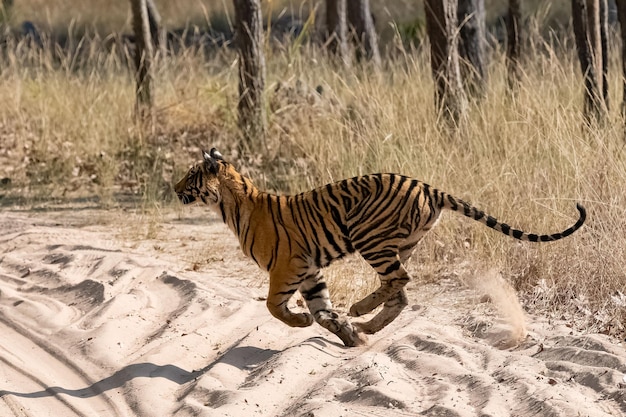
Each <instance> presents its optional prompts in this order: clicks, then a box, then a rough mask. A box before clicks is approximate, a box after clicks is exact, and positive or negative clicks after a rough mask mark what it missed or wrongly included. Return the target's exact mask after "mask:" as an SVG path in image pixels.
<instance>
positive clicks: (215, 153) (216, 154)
mask: <svg viewBox="0 0 626 417" xmlns="http://www.w3.org/2000/svg"><path fill="white" fill-rule="evenodd" d="M209 155H210V156H211V157H213V159H219V160H220V161H223V160H224V157H223V156H222V154H221V153H219V151H218V150H217V149H215V148H211V152H210V153H209Z"/></svg>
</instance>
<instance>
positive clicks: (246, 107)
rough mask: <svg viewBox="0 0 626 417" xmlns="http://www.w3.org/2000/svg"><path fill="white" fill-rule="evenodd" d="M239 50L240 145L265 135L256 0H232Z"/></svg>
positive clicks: (260, 33)
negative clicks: (241, 134)
mask: <svg viewBox="0 0 626 417" xmlns="http://www.w3.org/2000/svg"><path fill="white" fill-rule="evenodd" d="M234 4H235V21H236V23H235V25H236V42H237V49H238V50H239V105H238V111H239V127H240V129H241V130H242V133H243V138H244V145H245V147H247V148H248V150H249V149H251V148H253V147H254V145H255V143H256V142H258V141H259V140H264V136H265V103H264V89H265V55H264V54H263V23H262V18H261V3H260V1H259V0H234Z"/></svg>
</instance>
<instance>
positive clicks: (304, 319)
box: [175, 149, 585, 346]
mask: <svg viewBox="0 0 626 417" xmlns="http://www.w3.org/2000/svg"><path fill="white" fill-rule="evenodd" d="M175 189H176V193H177V194H178V196H179V198H180V199H181V201H183V203H191V202H193V201H195V200H198V199H199V200H202V201H203V202H205V203H206V204H208V205H210V206H212V207H213V208H214V209H215V210H216V211H217V212H218V213H219V214H220V215H221V216H222V219H223V220H224V223H226V224H227V225H228V226H229V228H230V229H231V230H232V231H233V232H234V233H235V235H237V237H238V238H239V242H240V245H241V248H242V250H243V252H244V253H245V254H246V255H247V256H249V257H251V258H252V259H253V260H254V261H255V262H256V263H257V264H258V265H259V266H260V267H261V268H263V269H266V270H267V271H269V274H270V289H269V295H268V298H267V307H268V309H269V310H270V312H271V313H272V314H273V315H274V316H275V317H277V318H278V319H280V320H282V321H283V322H285V323H286V324H288V325H290V326H294V327H296V326H297V327H304V326H309V325H311V324H312V323H313V321H314V320H315V321H317V322H318V323H319V324H320V325H322V326H323V327H325V328H327V329H328V330H330V331H331V332H333V333H335V334H336V335H337V336H338V337H339V338H340V339H341V340H342V341H343V342H344V344H345V345H346V346H355V345H358V344H361V343H363V338H362V336H361V335H360V331H362V332H365V333H370V334H371V333H375V332H377V331H378V330H380V329H382V328H383V327H384V326H386V325H387V324H389V323H390V322H391V321H393V320H394V319H395V318H396V317H397V316H398V314H400V312H401V311H402V309H403V308H404V307H405V306H406V305H407V303H408V300H407V296H406V291H405V289H404V286H405V285H406V284H407V282H408V281H409V279H410V277H409V274H408V273H407V271H406V269H405V267H404V262H406V260H407V259H408V258H409V257H410V256H411V253H412V252H413V249H414V248H415V246H416V245H417V243H418V242H419V241H420V240H421V239H422V237H423V236H424V234H425V233H426V232H428V231H429V230H430V229H431V228H432V227H433V226H434V225H435V224H436V222H437V220H438V219H439V216H440V214H441V211H442V210H443V209H449V210H453V211H459V212H461V213H463V214H464V215H465V216H467V217H470V218H472V219H474V220H477V221H478V222H480V223H483V224H485V225H486V226H488V227H490V228H492V229H495V230H497V231H499V232H502V233H504V234H505V235H507V236H511V237H513V238H515V239H519V240H526V241H533V242H547V241H553V240H558V239H561V238H563V237H566V236H569V235H570V234H572V233H573V232H574V231H576V230H577V229H578V228H580V227H581V226H582V224H583V223H584V221H585V210H584V208H583V207H582V206H580V205H577V208H578V210H579V212H580V217H579V219H578V221H577V222H576V224H574V225H573V226H572V227H570V228H568V229H566V230H565V231H563V232H560V233H555V234H551V235H535V234H528V233H525V232H522V231H520V230H516V229H513V228H511V227H510V226H508V225H506V224H504V223H501V222H498V221H497V220H496V219H494V218H493V217H491V216H487V215H485V213H483V212H482V211H479V210H478V209H476V208H474V207H472V206H470V205H469V204H467V203H465V202H464V201H461V200H457V199H455V198H454V197H452V196H450V195H449V194H447V193H444V192H441V191H438V190H436V189H434V188H432V187H430V186H429V185H427V184H425V183H423V182H421V181H419V180H416V179H412V178H409V177H405V176H402V175H397V174H373V175H365V176H360V177H355V178H351V179H345V180H342V181H339V182H336V183H333V184H328V185H326V186H323V187H320V188H317V189H314V190H312V191H308V192H305V193H301V194H298V195H295V196H277V195H272V194H269V193H265V192H262V191H259V190H258V189H257V188H256V187H255V186H254V185H253V184H252V182H251V181H250V180H249V179H248V178H246V177H244V176H242V175H241V174H240V173H239V172H237V171H236V170H235V168H234V167H233V166H232V165H231V164H229V163H228V162H225V161H224V160H223V158H222V156H221V155H220V154H219V153H218V152H217V151H215V149H212V150H211V153H210V154H208V153H206V152H205V153H204V162H202V163H200V164H197V165H196V166H194V167H193V168H191V169H190V171H189V172H188V174H187V176H186V177H185V178H183V179H182V180H181V181H180V182H179V183H178V184H177V185H176V187H175ZM353 252H358V253H359V254H361V256H362V257H363V258H364V259H365V260H366V261H367V262H368V263H369V264H370V265H371V266H372V267H373V268H374V269H375V270H376V272H377V273H378V274H379V276H380V280H381V285H380V287H379V288H378V289H376V290H375V291H374V292H373V293H371V294H369V295H368V296H367V297H365V298H364V299H363V300H361V301H359V302H357V303H355V304H354V305H353V306H352V307H351V308H350V315H351V316H361V315H364V314H367V313H370V312H371V311H373V310H374V309H375V308H376V307H378V306H380V305H381V304H382V305H383V308H382V309H381V311H380V312H379V313H378V314H377V315H375V316H374V317H373V318H372V319H371V320H369V321H367V322H364V323H354V326H353V325H352V324H351V323H350V321H349V320H348V319H347V318H344V317H339V315H338V314H337V313H335V312H334V310H333V308H332V304H331V302H330V299H329V294H328V289H327V287H326V283H325V281H324V278H323V275H322V273H321V269H322V268H324V267H326V266H328V265H329V264H330V263H331V262H332V261H334V260H336V259H339V258H341V257H343V256H345V255H346V254H349V253H353ZM298 290H299V291H300V292H301V293H302V295H303V297H304V299H305V301H306V303H307V307H308V309H309V311H310V313H311V314H308V313H293V312H291V311H290V310H289V309H288V308H287V303H288V301H289V299H290V298H291V296H292V295H293V294H294V293H295V292H296V291H298ZM355 327H356V328H355Z"/></svg>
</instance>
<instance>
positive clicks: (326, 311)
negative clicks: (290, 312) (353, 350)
mask: <svg viewBox="0 0 626 417" xmlns="http://www.w3.org/2000/svg"><path fill="white" fill-rule="evenodd" d="M300 292H301V293H302V296H303V297H304V300H305V301H306V304H307V307H308V308H309V311H310V312H311V313H312V314H313V317H314V318H315V321H317V322H318V323H319V325H320V326H322V327H324V328H325V329H327V330H328V331H330V332H332V333H334V334H336V335H337V337H339V338H340V339H341V341H342V342H343V344H344V345H346V346H348V347H355V346H359V345H363V344H365V343H366V339H365V336H364V335H362V334H360V333H359V332H358V330H357V329H356V328H355V327H354V326H353V325H352V324H351V323H350V321H349V320H348V319H347V318H346V317H339V314H337V313H336V312H335V311H334V310H333V307H332V304H331V301H330V296H329V293H328V288H327V286H326V281H325V280H324V277H323V275H322V273H321V272H320V271H317V272H316V273H314V274H312V275H310V276H309V277H308V278H306V279H305V280H304V281H303V282H302V285H301V286H300Z"/></svg>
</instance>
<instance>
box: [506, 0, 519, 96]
mask: <svg viewBox="0 0 626 417" xmlns="http://www.w3.org/2000/svg"><path fill="white" fill-rule="evenodd" d="M521 21H522V8H521V4H520V0H509V14H508V16H507V21H506V31H507V45H506V63H507V65H506V67H507V80H508V84H509V89H511V90H513V91H514V90H516V89H517V86H518V85H519V82H520V81H521V79H522V68H521V64H520V56H521V46H520V29H521V26H520V25H521Z"/></svg>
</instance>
